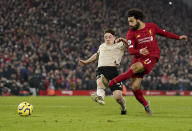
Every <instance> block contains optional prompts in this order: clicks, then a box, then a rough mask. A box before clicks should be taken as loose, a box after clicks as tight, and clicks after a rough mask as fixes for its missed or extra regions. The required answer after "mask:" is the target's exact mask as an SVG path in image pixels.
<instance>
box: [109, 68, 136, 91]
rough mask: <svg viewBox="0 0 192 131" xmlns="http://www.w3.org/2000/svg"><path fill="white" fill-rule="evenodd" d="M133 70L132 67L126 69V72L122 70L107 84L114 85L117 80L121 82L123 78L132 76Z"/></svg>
mask: <svg viewBox="0 0 192 131" xmlns="http://www.w3.org/2000/svg"><path fill="white" fill-rule="evenodd" d="M133 74H134V73H133V70H132V69H128V71H127V72H124V73H122V74H120V75H118V76H117V77H115V78H113V79H112V80H111V81H110V83H109V86H110V87H111V86H113V85H115V84H116V83H119V82H122V81H124V80H127V79H129V78H131V77H132V76H133Z"/></svg>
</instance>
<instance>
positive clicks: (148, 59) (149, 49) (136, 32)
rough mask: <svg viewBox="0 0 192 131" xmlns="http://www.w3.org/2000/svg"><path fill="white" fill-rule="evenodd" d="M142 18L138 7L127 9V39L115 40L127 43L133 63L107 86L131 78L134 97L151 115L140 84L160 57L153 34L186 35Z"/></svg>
mask: <svg viewBox="0 0 192 131" xmlns="http://www.w3.org/2000/svg"><path fill="white" fill-rule="evenodd" d="M143 18H144V14H143V12H142V11H141V10H139V9H131V10H129V11H128V22H129V26H130V27H131V29H130V30H129V31H128V32H127V39H124V38H119V39H117V40H116V41H124V42H127V43H128V52H129V53H130V55H134V58H133V64H132V65H131V67H130V68H129V69H128V70H127V71H126V72H124V73H122V74H120V75H119V76H117V77H115V78H114V79H112V80H111V81H110V82H109V87H111V86H113V85H115V84H116V83H119V82H122V81H124V80H127V79H130V78H132V79H133V80H132V83H131V88H132V90H133V93H134V95H135V97H136V99H137V100H138V101H139V102H140V103H141V104H142V105H143V106H144V108H145V111H146V113H147V114H149V115H152V112H151V109H150V107H149V103H148V102H147V101H146V100H145V98H144V97H143V94H142V91H141V89H140V86H141V81H142V79H143V77H144V75H145V74H149V73H150V72H151V70H152V69H153V68H154V66H155V64H156V63H157V62H158V60H159V58H160V49H159V46H158V44H157V40H156V38H155V35H161V36H164V37H167V38H171V39H177V40H181V39H184V40H186V41H187V36H186V35H181V36H178V35H176V34H174V33H171V32H168V31H165V30H162V29H160V28H159V27H158V26H157V25H156V24H154V23H144V22H143Z"/></svg>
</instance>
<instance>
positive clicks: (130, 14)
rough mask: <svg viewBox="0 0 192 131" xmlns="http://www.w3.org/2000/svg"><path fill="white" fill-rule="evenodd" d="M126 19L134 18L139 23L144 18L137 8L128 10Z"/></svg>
mask: <svg viewBox="0 0 192 131" xmlns="http://www.w3.org/2000/svg"><path fill="white" fill-rule="evenodd" d="M128 17H134V18H135V19H139V20H141V21H143V19H144V18H145V16H144V13H143V11H142V10H140V9H137V8H133V9H130V10H128Z"/></svg>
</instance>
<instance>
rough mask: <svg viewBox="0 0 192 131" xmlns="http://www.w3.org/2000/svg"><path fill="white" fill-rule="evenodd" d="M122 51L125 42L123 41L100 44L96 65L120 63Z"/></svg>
mask: <svg viewBox="0 0 192 131" xmlns="http://www.w3.org/2000/svg"><path fill="white" fill-rule="evenodd" d="M124 51H125V44H124V43H123V42H119V43H115V44H113V45H107V44H106V43H103V44H101V45H100V46H99V49H98V51H97V53H98V54H99V59H98V67H101V66H118V65H120V62H121V59H122V56H123V54H124Z"/></svg>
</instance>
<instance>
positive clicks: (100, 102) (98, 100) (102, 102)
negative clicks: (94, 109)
mask: <svg viewBox="0 0 192 131" xmlns="http://www.w3.org/2000/svg"><path fill="white" fill-rule="evenodd" d="M91 98H92V100H93V101H95V102H97V103H99V104H100V105H105V101H104V100H103V98H102V97H101V96H98V95H97V94H95V93H93V94H91Z"/></svg>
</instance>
